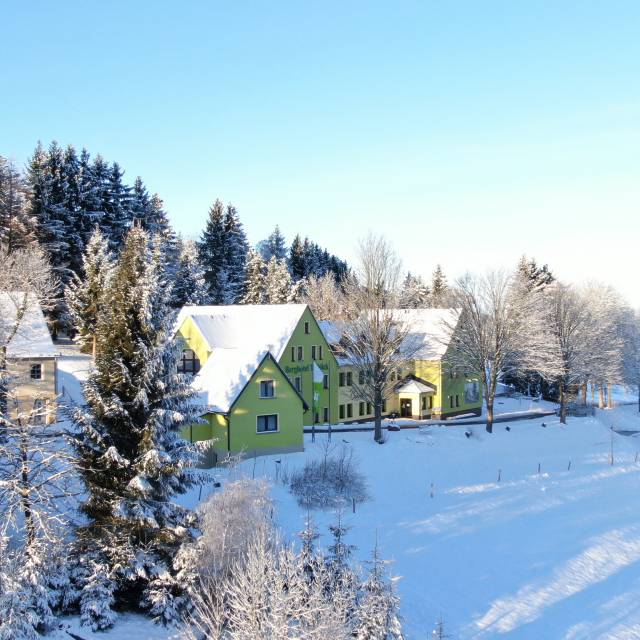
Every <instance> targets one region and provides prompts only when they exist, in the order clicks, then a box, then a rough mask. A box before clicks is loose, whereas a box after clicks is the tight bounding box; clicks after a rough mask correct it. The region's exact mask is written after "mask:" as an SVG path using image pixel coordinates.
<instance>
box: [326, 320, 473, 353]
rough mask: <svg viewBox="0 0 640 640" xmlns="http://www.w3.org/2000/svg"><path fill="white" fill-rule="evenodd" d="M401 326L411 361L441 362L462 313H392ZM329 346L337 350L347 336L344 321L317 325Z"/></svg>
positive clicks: (328, 321)
mask: <svg viewBox="0 0 640 640" xmlns="http://www.w3.org/2000/svg"><path fill="white" fill-rule="evenodd" d="M392 311H393V314H394V316H395V317H396V318H397V319H398V321H399V322H403V323H406V324H407V326H408V327H409V332H408V334H407V337H406V338H405V344H406V345H407V349H408V351H410V353H411V359H412V360H441V359H442V358H443V356H444V354H445V353H446V351H447V347H448V346H449V343H450V342H451V337H452V334H453V329H454V328H455V327H456V326H457V324H458V321H459V320H460V310H459V309H393V310H392ZM318 324H319V325H320V330H321V331H322V333H323V334H324V337H325V339H326V340H327V342H328V343H329V344H330V345H332V347H335V346H336V345H338V344H339V342H340V339H341V337H342V335H343V333H344V327H345V322H344V321H342V320H336V321H333V320H323V321H322V322H319V323H318ZM339 351H340V350H339V349H337V354H336V357H337V358H338V363H339V364H348V363H349V360H348V359H347V358H344V357H340V354H339Z"/></svg>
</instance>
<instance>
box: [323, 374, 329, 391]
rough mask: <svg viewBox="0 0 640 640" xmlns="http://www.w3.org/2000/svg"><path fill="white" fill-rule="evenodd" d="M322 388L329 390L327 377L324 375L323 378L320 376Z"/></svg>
mask: <svg viewBox="0 0 640 640" xmlns="http://www.w3.org/2000/svg"><path fill="white" fill-rule="evenodd" d="M322 388H323V389H328V388H329V375H328V374H326V373H325V374H324V376H322Z"/></svg>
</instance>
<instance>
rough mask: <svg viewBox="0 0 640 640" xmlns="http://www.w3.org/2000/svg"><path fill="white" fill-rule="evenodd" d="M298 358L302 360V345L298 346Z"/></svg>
mask: <svg viewBox="0 0 640 640" xmlns="http://www.w3.org/2000/svg"><path fill="white" fill-rule="evenodd" d="M297 356H298V360H304V351H303V350H302V347H298V353H297Z"/></svg>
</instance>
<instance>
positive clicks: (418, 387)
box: [396, 379, 435, 393]
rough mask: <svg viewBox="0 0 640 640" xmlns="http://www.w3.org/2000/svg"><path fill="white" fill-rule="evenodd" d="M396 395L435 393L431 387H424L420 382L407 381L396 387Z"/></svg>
mask: <svg viewBox="0 0 640 640" xmlns="http://www.w3.org/2000/svg"><path fill="white" fill-rule="evenodd" d="M396 392H397V393H435V389H434V387H433V385H432V386H429V385H426V384H425V383H424V382H421V381H420V380H414V379H408V380H405V381H404V382H403V383H401V384H400V385H398V386H397V387H396Z"/></svg>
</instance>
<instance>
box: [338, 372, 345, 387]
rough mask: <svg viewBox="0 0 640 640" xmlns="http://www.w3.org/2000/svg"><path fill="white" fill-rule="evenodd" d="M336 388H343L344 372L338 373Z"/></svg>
mask: <svg viewBox="0 0 640 640" xmlns="http://www.w3.org/2000/svg"><path fill="white" fill-rule="evenodd" d="M338 386H340V387H344V371H341V372H340V377H339V380H338Z"/></svg>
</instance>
